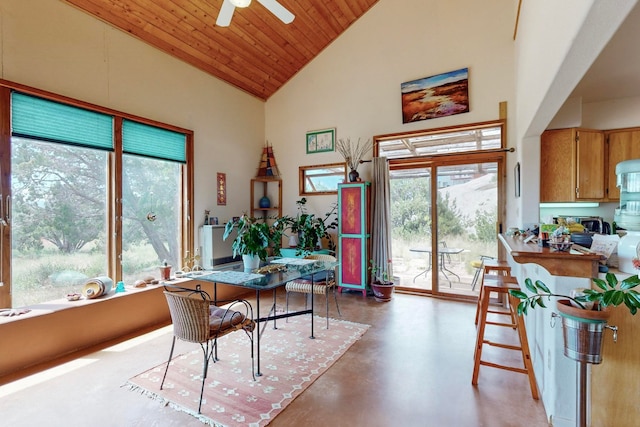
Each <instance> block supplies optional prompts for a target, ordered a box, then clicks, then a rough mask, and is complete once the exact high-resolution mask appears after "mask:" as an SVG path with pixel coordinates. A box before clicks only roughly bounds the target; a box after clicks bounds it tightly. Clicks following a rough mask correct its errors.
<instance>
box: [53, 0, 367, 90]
mask: <svg viewBox="0 0 640 427" xmlns="http://www.w3.org/2000/svg"><path fill="white" fill-rule="evenodd" d="M63 1H64V2H65V3H68V4H70V5H72V6H75V7H77V8H79V9H80V10H83V11H85V12H87V13H89V14H91V15H93V16H95V17H96V18H98V19H100V20H102V21H104V22H106V23H108V24H110V25H112V26H114V27H116V28H119V29H121V30H123V31H126V32H127V33H129V34H131V35H133V36H135V37H137V38H139V39H141V40H143V41H145V42H146V43H148V44H150V45H151V46H154V47H156V48H158V49H160V50H162V51H164V52H166V53H168V54H170V55H173V56H175V57H177V58H179V59H181V60H183V61H185V62H187V63H189V64H191V65H193V66H195V67H197V68H199V69H201V70H203V71H205V72H207V73H209V74H212V75H213V76H215V77H218V78H220V79H222V80H224V81H226V82H228V83H230V84H232V85H233V86H236V87H237V88H240V89H242V90H244V91H246V92H248V93H250V94H252V95H254V96H256V97H258V98H260V99H263V100H266V99H268V98H269V97H270V96H271V95H273V94H274V93H275V92H276V91H277V90H278V89H279V88H280V87H282V85H284V84H285V83H286V82H287V81H289V79H291V77H293V76H294V75H295V74H296V73H297V72H298V71H299V70H300V69H302V68H303V67H304V66H305V65H306V64H307V63H309V62H310V61H311V60H312V59H313V58H315V57H316V56H317V55H318V54H319V53H320V52H321V51H322V50H323V49H324V48H325V47H327V46H328V45H329V44H330V43H331V42H332V41H333V40H335V39H336V38H337V37H338V36H339V35H340V34H342V32H343V31H345V30H346V29H347V28H348V27H349V26H350V25H351V24H353V23H354V22H355V21H356V20H357V19H358V18H360V17H361V16H362V15H363V14H364V13H365V12H366V11H367V10H369V9H370V8H371V7H372V6H373V5H374V4H375V3H377V1H378V0H279V3H280V4H282V6H284V7H285V8H287V9H288V10H289V11H291V12H292V13H293V14H294V15H295V19H294V20H293V22H292V23H291V24H284V23H282V21H280V20H279V19H278V18H276V17H275V16H274V15H273V14H272V13H271V12H269V11H268V10H267V9H266V8H265V7H264V6H263V5H262V4H260V3H258V2H257V1H253V2H252V3H251V4H250V6H249V7H247V8H236V9H235V12H234V13H233V18H232V20H231V25H229V27H219V26H217V25H215V21H216V18H217V17H218V12H219V11H220V7H221V6H222V2H223V0H63Z"/></svg>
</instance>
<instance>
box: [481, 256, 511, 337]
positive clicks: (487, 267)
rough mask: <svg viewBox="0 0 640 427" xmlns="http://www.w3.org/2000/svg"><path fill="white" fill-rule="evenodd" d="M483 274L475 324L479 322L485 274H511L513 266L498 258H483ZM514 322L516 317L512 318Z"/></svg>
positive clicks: (496, 311) (494, 311) (502, 312)
mask: <svg viewBox="0 0 640 427" xmlns="http://www.w3.org/2000/svg"><path fill="white" fill-rule="evenodd" d="M483 269H484V271H483V274H482V279H480V295H478V303H477V305H476V320H475V324H476V325H477V324H478V316H479V315H480V301H481V300H482V290H483V283H484V276H485V275H487V274H492V273H494V272H495V273H496V274H499V275H502V276H511V266H510V265H509V263H508V262H507V261H500V260H497V259H486V260H483ZM489 313H494V314H504V315H507V314H508V315H510V316H511V313H510V312H509V311H502V310H490V311H489ZM512 320H513V323H515V319H514V318H512Z"/></svg>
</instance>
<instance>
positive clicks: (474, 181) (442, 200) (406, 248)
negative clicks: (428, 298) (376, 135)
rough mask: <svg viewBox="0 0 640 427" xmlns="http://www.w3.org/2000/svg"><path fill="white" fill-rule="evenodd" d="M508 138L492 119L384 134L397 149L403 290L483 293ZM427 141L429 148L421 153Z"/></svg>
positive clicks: (395, 203)
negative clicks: (420, 132)
mask: <svg viewBox="0 0 640 427" xmlns="http://www.w3.org/2000/svg"><path fill="white" fill-rule="evenodd" d="M501 138H502V137H501V127H496V126H493V127H481V128H479V129H474V130H465V131H455V130H454V131H451V130H447V131H445V132H443V133H441V134H439V133H435V132H434V133H429V134H428V135H427V136H425V137H422V139H420V138H418V137H415V136H413V137H411V138H409V137H402V136H400V137H399V136H398V135H394V136H393V139H389V140H386V141H379V142H378V144H379V149H380V151H379V152H380V154H386V155H387V157H388V158H389V157H390V158H389V164H390V187H391V236H392V254H393V266H394V267H393V271H394V275H395V276H396V277H397V278H399V282H398V281H396V282H397V289H398V290H400V291H403V290H404V291H410V292H417V293H430V294H440V295H446V296H450V297H458V298H477V296H478V291H479V286H478V283H477V276H476V272H478V267H479V261H480V259H481V258H483V257H497V255H498V240H497V233H498V230H499V226H498V225H499V224H500V221H501V217H502V215H503V214H504V212H503V210H504V203H501V200H503V197H504V190H503V188H504V185H505V183H504V181H505V175H506V174H505V167H504V163H505V150H502V149H501V148H499V147H501V145H502V143H501ZM453 141H455V143H453ZM472 141H475V142H472ZM420 144H423V145H420ZM456 144H458V149H456ZM464 144H467V146H465V147H462V148H460V146H461V145H464ZM407 147H409V149H408V150H407ZM421 147H423V149H424V150H425V151H429V150H431V151H429V153H426V154H429V155H418V154H422V153H420V150H421ZM438 150H439V151H444V153H443V154H439V153H438V152H437V151H438ZM458 151H460V152H464V154H462V153H460V154H459V153H458ZM412 152H413V153H415V154H417V155H414V156H411V155H410V154H411V153H412ZM394 157H395V158H394Z"/></svg>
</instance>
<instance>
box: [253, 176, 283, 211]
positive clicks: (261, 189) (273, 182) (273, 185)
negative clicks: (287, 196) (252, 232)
mask: <svg viewBox="0 0 640 427" xmlns="http://www.w3.org/2000/svg"><path fill="white" fill-rule="evenodd" d="M256 187H257V189H256ZM264 196H267V197H268V198H269V200H270V201H271V205H270V207H268V208H261V207H260V199H261V198H262V197H264ZM249 203H250V206H251V216H252V217H254V218H258V216H256V215H260V217H261V218H263V219H267V218H268V217H269V216H277V217H281V216H282V180H281V179H280V178H272V177H267V178H263V177H261V178H252V179H251V200H250V202H249Z"/></svg>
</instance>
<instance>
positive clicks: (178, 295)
mask: <svg viewBox="0 0 640 427" xmlns="http://www.w3.org/2000/svg"><path fill="white" fill-rule="evenodd" d="M164 294H165V296H166V298H167V303H168V305H169V313H170V314H171V321H172V323H173V340H172V343H171V350H170V351H169V359H168V360H167V366H166V368H165V371H164V376H163V377H162V382H161V383H160V390H162V386H163V385H164V381H165V379H166V377H167V371H168V370H169V366H170V364H171V358H172V357H173V350H174V348H175V344H176V339H181V340H183V341H188V342H192V343H198V344H200V347H201V348H202V355H203V366H202V384H201V386H200V401H199V403H198V413H200V410H201V408H202V395H203V392H204V384H205V380H206V378H207V370H208V367H209V361H212V362H216V361H218V346H217V339H218V338H220V337H222V336H224V335H227V334H229V333H231V332H235V331H244V332H245V333H246V335H247V337H248V338H249V342H250V348H249V350H250V351H251V375H252V377H253V379H254V381H255V378H256V377H255V371H254V364H253V331H254V329H255V326H256V322H255V321H254V320H253V308H252V307H251V304H249V302H248V301H246V300H234V301H224V302H227V303H229V305H228V308H223V307H218V306H216V305H215V304H214V302H213V301H212V300H211V299H210V298H209V295H208V294H207V293H206V292H204V291H203V290H202V289H200V286H197V287H196V289H189V288H181V287H172V288H171V291H168V290H167V287H165V291H164ZM234 308H236V309H235V310H234ZM237 310H242V311H237Z"/></svg>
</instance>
